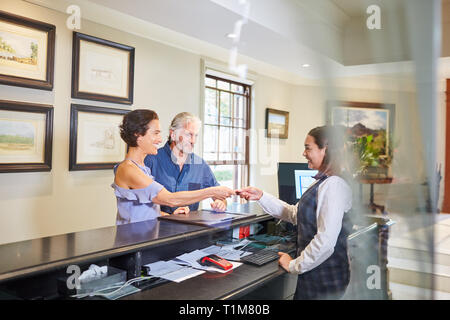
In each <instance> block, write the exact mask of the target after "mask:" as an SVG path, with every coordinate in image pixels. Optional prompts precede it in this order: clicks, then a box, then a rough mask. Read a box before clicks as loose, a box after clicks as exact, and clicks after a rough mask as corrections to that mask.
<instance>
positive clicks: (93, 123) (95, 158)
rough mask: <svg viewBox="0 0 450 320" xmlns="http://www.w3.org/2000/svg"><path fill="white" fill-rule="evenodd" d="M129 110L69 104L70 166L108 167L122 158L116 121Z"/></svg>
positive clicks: (77, 167) (81, 168) (122, 144)
mask: <svg viewBox="0 0 450 320" xmlns="http://www.w3.org/2000/svg"><path fill="white" fill-rule="evenodd" d="M128 112H129V110H123V109H113V108H101V107H92V106H85V105H78V104H72V105H71V109H70V151H69V170H70V171H75V170H98V169H111V168H113V167H114V165H115V164H117V163H119V162H120V161H122V160H123V159H124V158H125V155H126V152H127V145H126V143H125V142H124V141H123V140H122V138H121V137H120V131H119V125H120V124H121V122H122V119H123V116H124V115H125V114H126V113H128Z"/></svg>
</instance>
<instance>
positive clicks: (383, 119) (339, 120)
mask: <svg viewBox="0 0 450 320" xmlns="http://www.w3.org/2000/svg"><path fill="white" fill-rule="evenodd" d="M327 124H329V125H343V126H344V127H346V128H347V132H348V133H349V134H350V136H354V137H356V136H357V137H360V136H363V135H367V134H372V135H375V136H376V135H379V136H380V138H379V141H378V142H377V141H375V140H376V137H375V138H374V141H373V143H379V144H381V146H380V148H382V149H381V150H380V155H381V156H384V157H387V156H388V155H389V154H390V153H391V151H392V150H391V146H390V143H391V140H392V137H393V132H394V125H395V105H394V104H384V103H372V102H352V101H328V103H327ZM381 136H382V137H381Z"/></svg>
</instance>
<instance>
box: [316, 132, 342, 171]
mask: <svg viewBox="0 0 450 320" xmlns="http://www.w3.org/2000/svg"><path fill="white" fill-rule="evenodd" d="M308 135H309V136H311V137H313V138H314V142H315V143H316V144H317V146H318V147H319V149H323V148H326V149H325V156H324V158H323V161H322V165H321V167H320V169H319V170H320V171H322V172H324V173H326V174H328V175H340V174H341V171H342V169H343V165H344V163H343V162H344V152H345V150H344V149H345V137H346V135H345V131H344V130H343V129H342V128H340V127H338V126H322V127H316V128H314V129H312V130H311V131H309V133H308Z"/></svg>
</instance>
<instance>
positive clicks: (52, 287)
mask: <svg viewBox="0 0 450 320" xmlns="http://www.w3.org/2000/svg"><path fill="white" fill-rule="evenodd" d="M233 210H236V207H235V206H234V208H233ZM239 210H241V212H243V213H244V212H252V213H256V216H252V217H250V218H248V219H242V220H238V221H236V222H231V223H229V224H227V225H221V226H217V227H205V226H197V225H191V224H183V223H178V222H172V221H165V220H149V221H144V222H137V223H130V224H125V225H119V226H111V227H106V228H100V229H95V230H88V231H82V232H74V233H69V234H64V235H58V236H52V237H45V238H40V239H33V240H28V241H21V242H16V243H10V244H4V245H0V257H1V261H0V291H1V290H2V289H4V290H5V292H9V293H11V292H12V293H13V294H16V295H17V296H18V297H19V298H25V299H39V298H45V299H47V298H50V299H55V298H60V296H59V295H58V293H57V292H56V279H57V278H59V277H64V276H66V277H67V274H66V270H67V267H68V266H70V265H78V266H80V268H81V270H83V271H84V270H85V269H87V267H88V266H89V264H91V263H95V264H98V265H111V266H115V267H117V268H121V269H123V270H127V273H128V278H131V277H133V275H137V274H140V269H141V266H142V265H144V264H148V263H151V262H155V261H158V260H168V259H172V258H174V257H175V256H177V255H179V254H182V253H184V252H189V251H192V250H195V249H198V248H203V247H206V246H209V245H211V244H214V242H215V240H216V239H217V238H220V237H223V235H225V234H226V233H227V232H228V234H229V232H230V230H231V229H233V228H235V227H238V226H240V225H248V224H251V223H258V222H263V221H268V220H273V218H272V217H271V216H269V215H267V214H265V213H264V212H263V211H262V210H261V209H260V207H259V206H258V205H257V204H256V203H252V204H250V205H249V204H247V205H241V206H239ZM248 268H251V267H249V266H246V265H242V266H240V267H239V268H237V269H236V270H233V271H232V273H231V274H226V275H225V277H224V279H216V280H218V281H223V282H224V283H225V282H228V281H229V280H228V277H231V278H230V279H232V280H231V281H230V282H233V283H234V284H231V286H232V287H233V286H235V285H236V283H238V282H242V278H240V276H239V274H240V273H242V272H243V273H246V272H248V273H249V274H252V277H249V276H245V277H246V278H248V279H252V280H250V281H247V284H248V285H250V286H251V285H252V283H254V285H257V281H258V280H260V279H259V278H261V277H262V278H264V277H271V276H272V275H274V273H276V272H278V271H279V270H278V265H277V264H276V263H275V264H273V266H272V268H273V270H269V271H267V270H266V269H264V270H266V271H263V270H262V269H261V271H263V272H262V274H261V277H259V276H258V275H254V270H253V271H248V270H247V269H248ZM266 268H268V267H266ZM269 268H270V267H269ZM246 270H247V271H246ZM200 277H201V276H200ZM236 277H238V278H240V279H241V280H238V279H236ZM197 278H199V277H197ZM197 278H194V279H190V280H187V281H185V283H181V284H180V285H181V287H182V288H186V289H185V291H186V292H188V291H189V294H187V295H186V296H185V295H183V294H182V292H184V291H183V290H178V289H177V290H175V291H177V292H176V293H175V292H172V293H170V292H171V291H172V289H171V288H172V287H173V285H174V284H171V283H170V284H166V285H163V286H161V287H160V288H159V290H164V292H167V295H165V298H166V299H173V298H174V297H172V294H175V295H177V296H178V295H179V296H180V297H181V296H183V298H181V299H190V298H192V299H201V298H199V297H195V296H193V295H192V290H189V286H190V284H189V283H190V281H195V280H198V279H197ZM225 278H227V280H225ZM199 279H201V280H200V283H201V282H202V281H206V282H207V283H209V282H211V281H213V280H212V279H206V278H204V279H203V278H199ZM236 281H237V282H236ZM235 282H236V283H235ZM207 286H209V285H206V284H205V290H206V287H207ZM229 286H230V285H228V286H225V287H224V289H223V290H219V291H220V292H217V295H216V296H215V297H216V298H221V297H223V296H226V295H227V294H232V293H233V292H235V291H236V288H228V287H229ZM238 289H239V288H238ZM38 291H40V292H38ZM147 291H148V292H151V291H152V290H147ZM147 291H143V292H141V293H139V294H138V295H137V296H139V295H142V294H144V295H143V296H142V298H141V299H153V298H152V294H151V293H146V292H147ZM178 291H179V292H178ZM146 294H149V296H148V297H147V296H146ZM199 294H200V295H201V296H202V297H203V298H205V299H213V297H212V296H211V295H210V294H209V295H204V296H203V295H202V294H201V292H199Z"/></svg>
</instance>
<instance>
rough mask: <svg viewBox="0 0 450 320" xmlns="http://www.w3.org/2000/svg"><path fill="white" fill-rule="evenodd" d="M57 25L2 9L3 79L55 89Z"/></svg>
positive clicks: (0, 68) (3, 81)
mask: <svg viewBox="0 0 450 320" xmlns="http://www.w3.org/2000/svg"><path fill="white" fill-rule="evenodd" d="M54 60H55V26H54V25H51V24H47V23H44V22H40V21H36V20H32V19H28V18H24V17H21V16H17V15H14V14H11V13H8V12H4V11H0V83H1V84H6V85H12V86H19V87H29V88H37V89H44V90H52V89H53V72H54Z"/></svg>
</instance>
